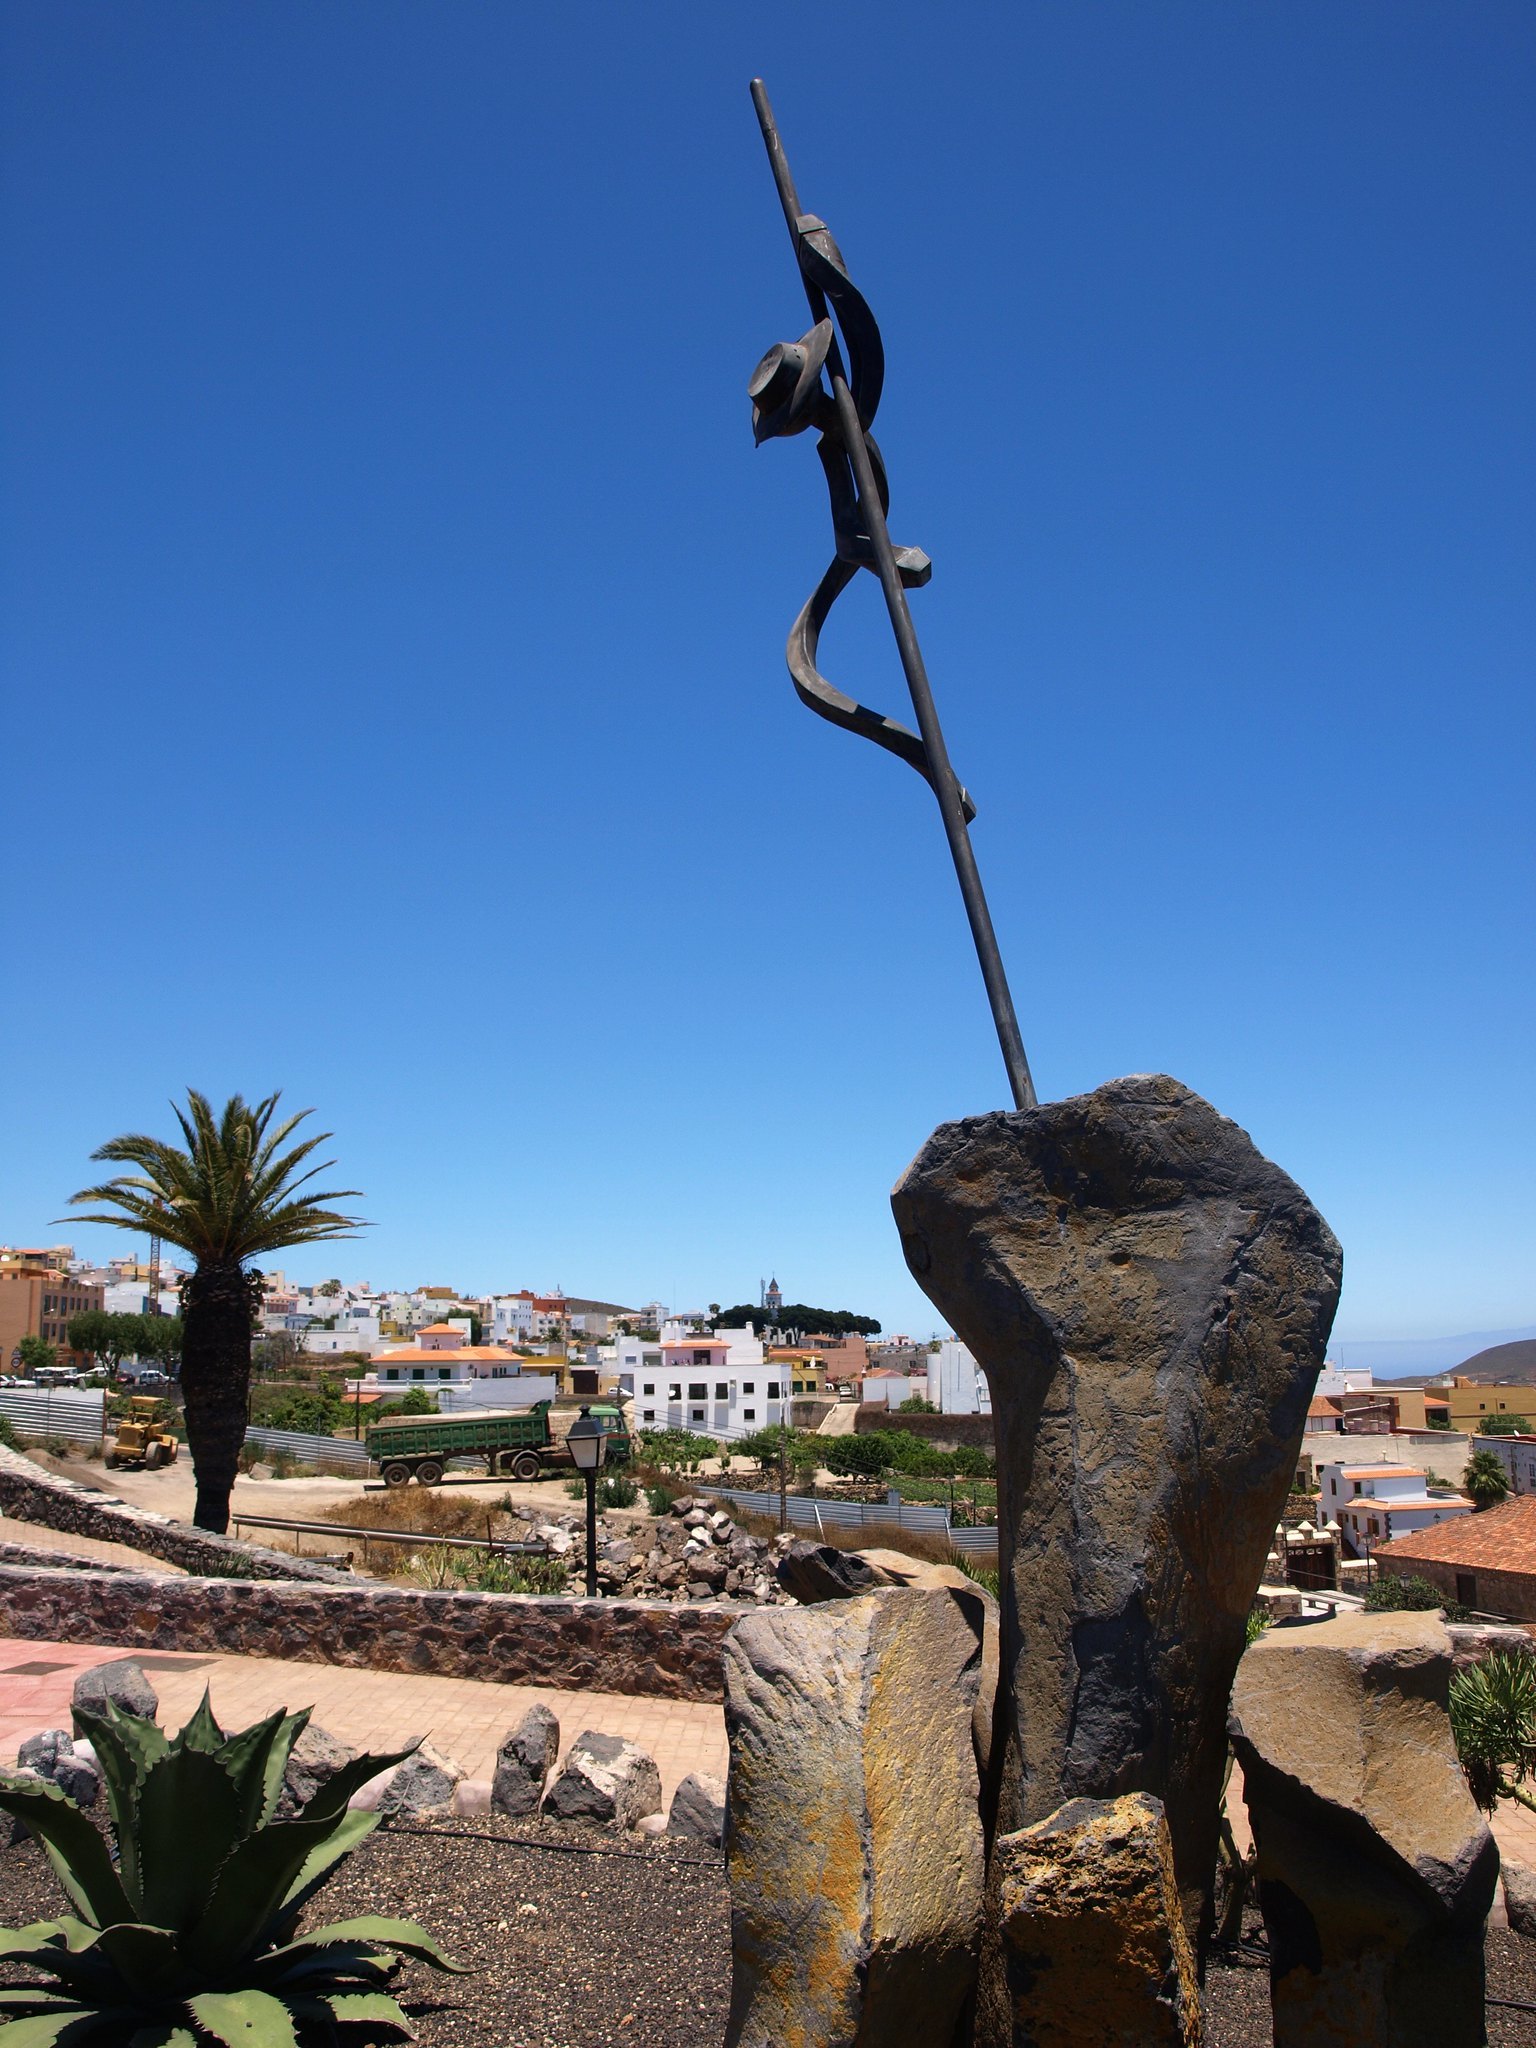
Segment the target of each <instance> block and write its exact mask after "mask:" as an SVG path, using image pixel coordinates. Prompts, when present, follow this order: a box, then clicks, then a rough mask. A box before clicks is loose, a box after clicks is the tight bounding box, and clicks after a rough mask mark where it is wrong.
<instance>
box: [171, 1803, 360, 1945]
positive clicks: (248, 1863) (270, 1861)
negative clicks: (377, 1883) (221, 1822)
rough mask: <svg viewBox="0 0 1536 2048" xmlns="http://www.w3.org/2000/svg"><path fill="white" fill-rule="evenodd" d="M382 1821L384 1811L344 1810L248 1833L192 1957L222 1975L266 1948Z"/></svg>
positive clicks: (203, 1919) (195, 1938)
mask: <svg viewBox="0 0 1536 2048" xmlns="http://www.w3.org/2000/svg"><path fill="white" fill-rule="evenodd" d="M377 1824H378V1816H377V1815H376V1814H371V1813H358V1814H351V1813H346V1812H343V1813H342V1814H341V1815H340V1816H339V1817H333V1818H330V1819H325V1820H288V1821H282V1820H279V1821H273V1822H271V1824H270V1825H269V1826H267V1827H264V1828H262V1829H260V1830H259V1831H258V1832H257V1833H256V1834H254V1835H248V1836H247V1837H246V1839H245V1840H244V1841H243V1842H239V1843H237V1844H236V1845H235V1847H234V1849H233V1850H232V1851H231V1853H230V1856H229V1858H228V1860H227V1862H226V1863H225V1864H224V1867H223V1869H222V1870H221V1871H220V1872H219V1875H218V1879H217V1881H216V1882H215V1884H214V1886H213V1888H212V1891H211V1893H210V1894H209V1896H208V1902H207V1906H206V1908H205V1910H204V1912H203V1913H202V1915H201V1916H200V1918H199V1919H198V1920H197V1921H196V1923H195V1925H194V1926H193V1928H192V1930H191V1932H190V1935H189V1937H188V1941H187V1953H188V1955H189V1956H191V1957H192V1958H194V1959H195V1960H196V1962H197V1965H198V1967H199V1968H202V1969H208V1970H212V1971H218V1972H222V1971H225V1970H228V1969H229V1968H231V1967H232V1966H233V1964H234V1962H235V1960H236V1959H237V1958H238V1957H241V1956H244V1955H247V1954H249V1953H250V1952H251V1951H252V1950H253V1949H256V1950H260V1949H261V1948H263V1947H265V1946H266V1945H267V1943H269V1942H270V1941H272V1940H274V1939H276V1938H277V1936H276V1929H277V1928H278V1927H279V1926H282V1925H284V1924H286V1923H287V1922H289V1921H291V1920H292V1918H293V1915H294V1914H295V1913H296V1912H297V1911H298V1907H299V1903H300V1901H301V1899H302V1898H303V1897H305V1896H307V1895H308V1892H309V1891H310V1890H311V1889H314V1888H315V1887H317V1886H318V1885H319V1884H321V1883H323V1882H324V1879H325V1877H326V1875H327V1874H328V1873H329V1872H330V1871H331V1870H333V1869H334V1868H335V1866H336V1864H338V1863H339V1862H340V1861H341V1859H342V1858H343V1857H344V1856H348V1855H350V1854H351V1852H352V1851H353V1849H355V1848H356V1847H357V1844H358V1843H359V1842H360V1841H361V1840H362V1839H363V1837H364V1836H365V1835H367V1834H369V1833H370V1832H371V1831H372V1827H374V1826H377Z"/></svg>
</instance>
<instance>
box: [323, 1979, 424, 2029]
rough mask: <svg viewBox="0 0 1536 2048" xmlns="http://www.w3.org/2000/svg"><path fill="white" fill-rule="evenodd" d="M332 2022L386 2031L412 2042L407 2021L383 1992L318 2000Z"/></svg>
mask: <svg viewBox="0 0 1536 2048" xmlns="http://www.w3.org/2000/svg"><path fill="white" fill-rule="evenodd" d="M320 2003H321V2004H322V2005H323V2006H326V2007H328V2008H329V2010H330V2013H331V2016H332V2018H333V2019H334V2020H335V2021H336V2022H337V2024H338V2025H340V2026H344V2027H357V2026H366V2027H368V2028H369V2029H370V2030H376V2029H378V2028H379V2027H388V2028H389V2029H390V2030H391V2031H392V2032H394V2033H397V2034H398V2035H399V2036H400V2038H401V2039H402V2040H404V2041H414V2040H415V2038H416V2034H415V2031H414V2029H413V2028H412V2026H411V2023H410V2021H409V2020H408V2019H407V2018H406V2016H405V2014H404V2013H403V2012H402V2011H401V2010H400V2008H399V2006H398V2005H397V2004H396V2003H395V2001H394V2000H393V1999H392V1998H391V1997H390V1996H389V1995H388V1993H387V1992H384V1991H332V1992H329V1993H327V1994H326V1995H325V1996H323V1997H322V1998H321V2000H320Z"/></svg>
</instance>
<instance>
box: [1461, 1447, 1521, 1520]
mask: <svg viewBox="0 0 1536 2048" xmlns="http://www.w3.org/2000/svg"><path fill="white" fill-rule="evenodd" d="M1461 1483H1462V1487H1463V1489H1464V1490H1465V1492H1466V1496H1467V1498H1468V1500H1470V1501H1471V1503H1472V1507H1473V1511H1474V1512H1479V1511H1481V1510H1482V1509H1483V1508H1496V1507H1497V1506H1498V1504H1499V1502H1500V1501H1501V1500H1508V1498H1509V1475H1508V1473H1506V1471H1505V1470H1504V1462H1503V1460H1502V1459H1501V1458H1500V1456H1499V1454H1498V1452H1497V1451H1474V1452H1473V1453H1472V1455H1471V1457H1470V1458H1468V1460H1467V1462H1466V1465H1465V1467H1464V1468H1463V1470H1462V1475H1461Z"/></svg>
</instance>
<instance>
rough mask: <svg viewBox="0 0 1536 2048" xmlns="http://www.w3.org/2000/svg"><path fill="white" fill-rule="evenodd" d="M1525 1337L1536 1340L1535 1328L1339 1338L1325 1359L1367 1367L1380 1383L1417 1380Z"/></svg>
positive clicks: (1349, 1366) (1461, 1366)
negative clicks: (1442, 1335)
mask: <svg viewBox="0 0 1536 2048" xmlns="http://www.w3.org/2000/svg"><path fill="white" fill-rule="evenodd" d="M1528 1338H1536V1325H1532V1324H1527V1325H1526V1326H1525V1327H1524V1328H1523V1329H1518V1330H1463V1331H1462V1332H1461V1333H1460V1335H1459V1336H1453V1337H1359V1338H1349V1337H1340V1338H1335V1340H1334V1341H1333V1343H1331V1344H1330V1345H1329V1346H1328V1358H1329V1362H1330V1363H1331V1364H1334V1365H1341V1366H1343V1367H1344V1369H1345V1370H1346V1371H1347V1372H1361V1371H1364V1370H1365V1369H1366V1368H1367V1367H1369V1369H1370V1370H1371V1371H1372V1372H1373V1373H1374V1374H1375V1375H1376V1377H1377V1379H1379V1380H1388V1379H1410V1380H1418V1379H1422V1378H1424V1377H1425V1375H1426V1374H1430V1373H1441V1372H1460V1371H1463V1370H1465V1366H1464V1361H1466V1360H1469V1359H1473V1358H1476V1357H1477V1356H1479V1355H1480V1354H1481V1353H1482V1352H1484V1351H1487V1350H1489V1349H1491V1348H1494V1347H1497V1348H1502V1347H1503V1346H1504V1345H1506V1344H1518V1343H1524V1342H1525V1341H1526V1340H1527V1339H1528Z"/></svg>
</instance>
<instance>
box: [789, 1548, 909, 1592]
mask: <svg viewBox="0 0 1536 2048" xmlns="http://www.w3.org/2000/svg"><path fill="white" fill-rule="evenodd" d="M775 1571H776V1573H777V1577H778V1581H779V1584H780V1585H781V1586H782V1587H783V1588H784V1590H785V1592H786V1593H792V1594H793V1595H794V1597H795V1599H797V1600H798V1601H799V1602H800V1603H801V1605H802V1606H804V1607H811V1606H814V1605H815V1604H816V1603H817V1602H818V1601H820V1600H851V1599H852V1598H853V1597H854V1595H855V1594H857V1593H872V1592H873V1591H874V1590H875V1588H876V1587H877V1586H879V1585H883V1584H884V1583H885V1582H884V1580H882V1578H881V1577H880V1574H879V1573H878V1572H877V1571H875V1570H874V1568H873V1567H872V1566H870V1565H867V1564H866V1563H865V1562H864V1560H863V1558H862V1557H860V1556H858V1554H857V1553H856V1552H854V1551H852V1550H839V1549H838V1548H837V1547H836V1545H835V1544H831V1543H805V1542H796V1543H792V1544H791V1545H790V1546H789V1548H788V1550H786V1551H785V1553H784V1555H783V1556H782V1557H781V1558H780V1559H779V1561H778V1564H777V1566H776V1567H775Z"/></svg>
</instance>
